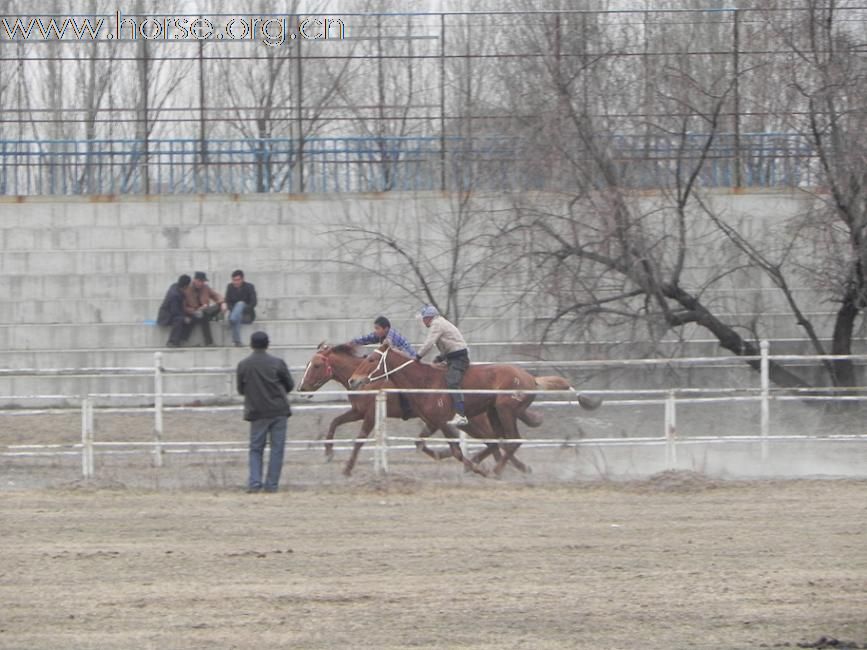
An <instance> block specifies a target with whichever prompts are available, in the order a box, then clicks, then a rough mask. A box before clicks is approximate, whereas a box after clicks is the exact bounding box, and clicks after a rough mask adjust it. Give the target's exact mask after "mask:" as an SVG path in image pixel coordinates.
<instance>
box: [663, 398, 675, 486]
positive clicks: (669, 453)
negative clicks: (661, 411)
mask: <svg viewBox="0 0 867 650" xmlns="http://www.w3.org/2000/svg"><path fill="white" fill-rule="evenodd" d="M674 400H675V397H674V391H671V392H670V393H669V394H668V399H666V400H665V464H666V466H667V467H668V469H677V411H676V407H675V401H674Z"/></svg>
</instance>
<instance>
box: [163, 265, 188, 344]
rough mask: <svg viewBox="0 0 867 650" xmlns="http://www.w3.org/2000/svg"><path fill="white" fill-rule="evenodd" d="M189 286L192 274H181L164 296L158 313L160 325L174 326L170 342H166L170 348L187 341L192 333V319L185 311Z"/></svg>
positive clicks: (170, 334) (170, 333) (170, 332)
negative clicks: (186, 292) (186, 293)
mask: <svg viewBox="0 0 867 650" xmlns="http://www.w3.org/2000/svg"><path fill="white" fill-rule="evenodd" d="M188 286H190V276H189V275H186V274H184V275H182V276H180V277H179V278H178V281H177V282H175V283H174V284H173V285H172V286H170V287H169V290H168V291H166V296H165V298H163V302H162V304H161V305H160V311H159V314H158V315H157V324H158V325H162V326H164V327H171V328H172V329H171V330H170V331H169V340H168V343H166V345H167V346H168V347H170V348H177V347H180V345H181V343H183V342H184V341H186V340H187V337H188V336H189V335H190V323H191V322H192V320H191V319H190V317H189V316H187V314H186V312H185V311H184V303H185V301H186V296H185V293H184V292H185V291H186V289H187V287H188Z"/></svg>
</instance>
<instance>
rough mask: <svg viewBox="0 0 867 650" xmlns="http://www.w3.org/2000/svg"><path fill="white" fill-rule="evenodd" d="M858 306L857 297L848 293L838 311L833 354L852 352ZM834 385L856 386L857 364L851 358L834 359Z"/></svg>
mask: <svg viewBox="0 0 867 650" xmlns="http://www.w3.org/2000/svg"><path fill="white" fill-rule="evenodd" d="M858 311H859V310H858V307H857V306H856V305H855V297H854V296H853V295H852V294H851V293H848V294H847V295H846V297H845V298H844V299H843V304H842V305H841V306H840V309H839V310H838V311H837V318H836V319H835V321H834V338H833V340H832V341H831V354H852V332H853V331H854V329H855V319H856V318H857V317H858ZM832 367H833V376H832V377H831V379H832V381H833V382H834V386H855V383H856V380H855V364H853V363H852V361H851V359H835V360H834V361H832Z"/></svg>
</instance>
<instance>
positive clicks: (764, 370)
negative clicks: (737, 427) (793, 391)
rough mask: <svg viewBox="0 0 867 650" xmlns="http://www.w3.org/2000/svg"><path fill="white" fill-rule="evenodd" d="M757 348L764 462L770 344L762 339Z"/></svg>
mask: <svg viewBox="0 0 867 650" xmlns="http://www.w3.org/2000/svg"><path fill="white" fill-rule="evenodd" d="M759 348H760V349H761V352H762V360H761V377H762V379H761V381H762V402H761V404H762V416H761V421H762V432H761V433H762V460H763V461H766V460H767V459H768V435H770V428H771V404H770V392H771V373H770V358H769V355H768V350H769V349H770V343H768V341H767V339H764V340H762V341H761V343H759Z"/></svg>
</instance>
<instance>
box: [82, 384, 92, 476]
mask: <svg viewBox="0 0 867 650" xmlns="http://www.w3.org/2000/svg"><path fill="white" fill-rule="evenodd" d="M81 475H82V477H83V478H93V402H92V401H91V399H90V397H85V398H84V399H83V400H81Z"/></svg>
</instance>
